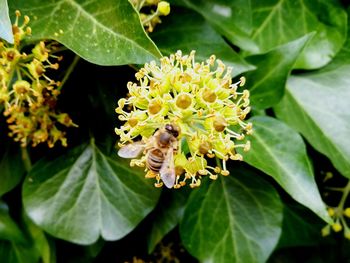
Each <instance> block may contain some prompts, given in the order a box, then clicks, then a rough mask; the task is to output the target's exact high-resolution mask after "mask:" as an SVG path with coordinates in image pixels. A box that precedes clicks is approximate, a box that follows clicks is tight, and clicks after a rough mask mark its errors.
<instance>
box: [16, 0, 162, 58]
mask: <svg viewBox="0 0 350 263" xmlns="http://www.w3.org/2000/svg"><path fill="white" fill-rule="evenodd" d="M10 7H11V9H12V10H15V9H20V10H21V12H22V13H23V14H26V15H28V16H30V17H31V19H32V20H31V23H30V27H31V28H32V35H33V40H36V39H43V38H46V39H54V40H57V41H58V42H60V43H62V44H63V45H65V46H66V47H68V48H69V49H71V50H73V51H74V52H75V53H77V54H78V55H79V56H81V57H82V58H84V59H86V60H88V61H90V62H92V63H96V64H100V65H123V64H131V63H135V64H143V63H145V62H148V61H149V60H152V59H155V58H156V57H159V56H160V53H159V51H158V49H157V47H156V46H155V45H154V43H153V42H152V41H151V40H150V38H149V37H148V36H147V35H146V33H145V31H144V29H143V27H142V25H141V23H140V19H139V16H138V13H137V12H136V11H135V10H134V9H133V7H132V6H131V4H130V3H129V1H124V0H118V1H113V0H102V1H98V0H92V1H87V0H83V1H71V0H59V1H45V2H43V1H40V0H29V1H20V0H14V1H11V3H10Z"/></svg>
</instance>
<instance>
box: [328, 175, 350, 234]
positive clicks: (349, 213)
mask: <svg viewBox="0 0 350 263" xmlns="http://www.w3.org/2000/svg"><path fill="white" fill-rule="evenodd" d="M328 189H329V190H332V191H336V192H341V193H342V196H341V199H340V202H339V204H338V206H336V207H331V206H329V207H328V214H329V216H330V217H331V218H332V219H333V223H332V224H328V225H326V226H325V227H324V228H323V229H322V235H323V236H327V235H329V234H330V232H331V229H333V231H334V232H340V231H342V230H344V236H345V238H347V239H350V228H349V226H348V224H347V219H346V218H348V219H349V218H350V207H345V203H346V200H347V198H348V195H349V193H350V181H348V183H347V185H346V186H345V187H342V188H334V187H328Z"/></svg>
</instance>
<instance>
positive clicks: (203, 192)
mask: <svg viewBox="0 0 350 263" xmlns="http://www.w3.org/2000/svg"><path fill="white" fill-rule="evenodd" d="M281 225H282V204H281V201H280V199H279V196H278V194H277V192H276V190H275V189H274V188H273V187H272V186H271V185H269V184H268V183H266V182H265V181H263V180H262V179H261V178H259V176H258V175H257V174H253V173H251V172H249V171H247V170H235V171H231V175H230V176H228V177H222V176H221V177H220V178H219V179H218V180H217V181H215V182H208V181H204V182H203V184H202V185H201V187H200V188H199V189H196V190H194V191H193V193H192V194H191V196H190V199H189V201H188V205H187V207H186V210H185V214H184V217H183V220H182V222H181V224H180V234H181V239H182V242H183V243H184V245H185V247H186V248H187V249H188V251H189V252H190V253H191V254H192V255H194V256H195V257H196V258H198V259H199V260H200V261H201V262H215V263H224V262H230V263H235V262H242V263H246V262H257V263H258V262H265V261H266V260H267V258H268V256H269V255H270V254H271V252H272V251H273V249H274V247H275V245H276V244H277V241H278V239H279V236H280V234H281Z"/></svg>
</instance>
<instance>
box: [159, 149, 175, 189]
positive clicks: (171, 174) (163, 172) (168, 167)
mask: <svg viewBox="0 0 350 263" xmlns="http://www.w3.org/2000/svg"><path fill="white" fill-rule="evenodd" d="M173 151H174V150H173V148H172V147H170V148H169V150H168V152H167V154H166V156H165V158H164V162H163V164H162V166H161V167H160V170H159V174H160V178H161V179H162V181H163V182H164V184H165V186H166V187H168V188H172V187H173V186H174V184H175V165H174V152H173Z"/></svg>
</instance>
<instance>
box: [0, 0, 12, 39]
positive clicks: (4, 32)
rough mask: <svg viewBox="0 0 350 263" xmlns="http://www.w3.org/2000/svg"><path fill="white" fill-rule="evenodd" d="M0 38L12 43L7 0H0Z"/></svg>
mask: <svg viewBox="0 0 350 263" xmlns="http://www.w3.org/2000/svg"><path fill="white" fill-rule="evenodd" d="M0 25H1V27H0V38H2V39H4V40H6V41H7V42H9V43H11V44H13V34H12V23H11V20H10V17H9V8H8V6H7V0H0Z"/></svg>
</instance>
